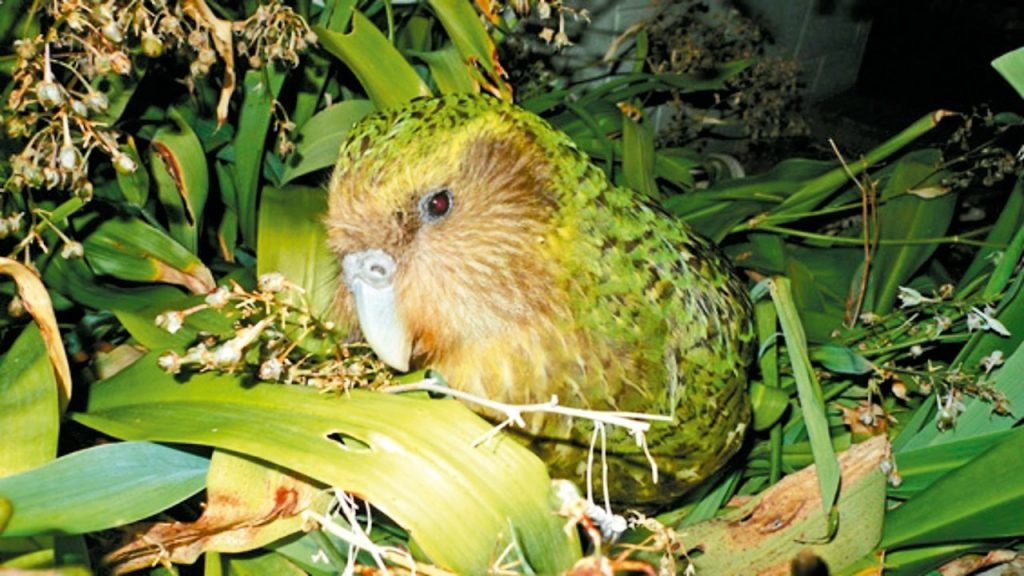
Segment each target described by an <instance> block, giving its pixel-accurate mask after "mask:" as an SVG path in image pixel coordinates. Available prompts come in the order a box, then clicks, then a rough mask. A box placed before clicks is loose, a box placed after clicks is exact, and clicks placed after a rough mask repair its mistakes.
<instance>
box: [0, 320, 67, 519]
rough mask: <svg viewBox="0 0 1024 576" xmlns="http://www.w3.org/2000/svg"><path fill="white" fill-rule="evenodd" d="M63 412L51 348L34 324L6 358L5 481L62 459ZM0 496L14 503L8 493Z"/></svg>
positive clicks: (1, 379)
mask: <svg viewBox="0 0 1024 576" xmlns="http://www.w3.org/2000/svg"><path fill="white" fill-rule="evenodd" d="M59 410H60V409H59V406H58V395H57V379H56V377H55V376H54V372H53V368H52V367H51V365H50V359H49V358H48V356H47V354H46V343H45V342H44V341H43V338H42V336H40V334H39V328H38V327H37V326H36V325H35V324H34V323H33V324H29V325H28V326H26V327H25V329H24V330H22V332H21V335H20V336H18V338H17V339H16V340H15V341H14V343H13V344H12V345H11V347H10V348H9V349H8V350H7V352H6V354H4V355H3V357H2V358H0V414H3V417H0V438H2V439H3V440H2V441H0V476H6V475H9V474H15V473H18V472H22V471H24V470H29V469H31V468H35V467H36V466H41V465H43V464H45V463H46V462H49V461H50V460H52V459H53V458H54V457H56V456H57V433H58V432H59V430H60V411H59ZM2 482H3V479H2V478H0V483H2ZM0 486H2V484H0ZM0 497H2V498H6V499H8V500H11V499H12V498H11V496H10V494H8V493H7V492H5V491H4V490H3V489H2V488H0ZM15 504H17V503H16V502H15ZM0 523H2V522H0Z"/></svg>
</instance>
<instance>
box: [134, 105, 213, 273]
mask: <svg viewBox="0 0 1024 576" xmlns="http://www.w3.org/2000/svg"><path fill="white" fill-rule="evenodd" d="M170 118H171V120H173V121H174V126H173V127H171V126H163V127H161V128H160V129H159V130H157V131H156V134H155V135H154V136H153V141H152V142H151V143H150V149H149V165H150V170H151V171H152V175H153V181H154V182H155V183H156V189H157V195H158V197H159V198H160V203H161V205H162V206H163V209H164V212H165V213H166V215H167V221H168V225H169V231H170V234H171V237H172V238H174V239H175V240H177V241H178V243H180V244H181V245H182V246H184V247H185V248H187V249H188V250H189V251H191V252H193V253H195V252H197V251H198V249H199V230H200V228H201V226H202V216H203V213H204V210H203V208H204V207H205V206H206V197H207V194H208V193H209V185H210V183H209V175H208V174H207V164H206V154H205V152H204V151H203V146H202V144H200V143H199V138H197V137H196V134H195V132H193V131H192V128H191V127H190V126H189V124H188V122H187V121H186V120H185V118H184V117H183V116H182V115H181V114H180V113H178V112H177V111H176V110H175V109H174V108H171V112H170Z"/></svg>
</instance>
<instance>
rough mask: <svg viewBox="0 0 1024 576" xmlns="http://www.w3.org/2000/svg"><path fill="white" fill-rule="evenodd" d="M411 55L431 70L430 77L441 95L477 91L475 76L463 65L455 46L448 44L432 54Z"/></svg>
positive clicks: (418, 53) (415, 53)
mask: <svg viewBox="0 0 1024 576" xmlns="http://www.w3.org/2000/svg"><path fill="white" fill-rule="evenodd" d="M411 54H412V55H413V56H415V57H416V58H419V59H420V60H423V62H424V63H425V64H426V65H427V67H428V68H430V77H431V78H432V79H433V80H434V84H436V85H437V90H438V92H440V93H441V94H457V93H460V92H475V91H476V90H477V85H476V82H475V81H474V79H473V75H472V74H470V72H469V68H467V67H466V65H465V64H464V63H463V61H462V58H461V56H460V55H459V51H458V50H457V49H456V48H455V45H454V44H448V45H447V46H445V47H444V48H441V49H440V50H434V51H432V52H412V53H411Z"/></svg>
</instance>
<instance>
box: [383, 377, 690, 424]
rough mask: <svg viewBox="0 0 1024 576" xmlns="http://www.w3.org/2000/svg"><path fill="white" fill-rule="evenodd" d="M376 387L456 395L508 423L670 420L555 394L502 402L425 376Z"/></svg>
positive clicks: (395, 390) (388, 389)
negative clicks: (572, 402) (593, 406)
mask: <svg viewBox="0 0 1024 576" xmlns="http://www.w3.org/2000/svg"><path fill="white" fill-rule="evenodd" d="M380 391H381V392H386V393H389V394H401V393H404V392H433V393H434V394H442V395H445V396H451V397H452V398H457V399H459V400H463V401H465V402H469V403H471V404H476V405H478V406H482V407H484V408H488V409H491V410H494V411H497V412H501V413H503V414H505V415H506V416H508V420H509V421H510V422H511V423H513V424H516V425H517V426H523V427H525V426H526V421H525V420H523V414H525V413H544V414H560V415H562V416H571V417H573V418H583V419H586V420H590V421H592V422H602V423H605V424H611V425H613V426H621V427H622V428H625V429H626V430H629V431H630V432H632V433H638V432H639V433H642V432H647V431H648V430H650V428H651V424H650V423H651V422H671V421H672V417H671V416H665V415H662V414H645V413H643V412H613V411H607V410H586V409H583V408H570V407H568V406H561V405H559V404H558V397H557V396H552V397H551V400H549V401H547V402H541V403H537V404H506V403H505V402H498V401H496V400H490V399H488V398H484V397H481V396H476V395H474V394H470V393H468V392H463V391H461V390H456V389H454V388H448V387H446V386H441V385H439V384H438V383H437V381H436V380H434V379H433V378H426V379H424V380H423V381H421V382H416V383H413V384H403V385H399V386H388V387H386V388H381V389H380ZM507 425H508V423H504V424H500V425H499V426H507Z"/></svg>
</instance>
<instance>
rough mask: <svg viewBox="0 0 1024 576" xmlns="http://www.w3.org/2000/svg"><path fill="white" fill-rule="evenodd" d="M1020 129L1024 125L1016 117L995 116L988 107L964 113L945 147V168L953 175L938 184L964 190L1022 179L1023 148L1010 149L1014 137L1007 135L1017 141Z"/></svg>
mask: <svg viewBox="0 0 1024 576" xmlns="http://www.w3.org/2000/svg"><path fill="white" fill-rule="evenodd" d="M1022 127H1024V122H1022V121H1021V120H1020V119H1019V117H1016V116H1013V115H996V114H993V112H992V110H990V109H988V108H982V109H980V110H976V111H974V112H972V113H970V114H964V115H963V122H962V123H961V124H960V125H959V127H958V128H957V129H956V130H955V131H954V132H953V134H952V135H951V136H950V138H949V142H948V144H947V150H946V156H948V157H950V160H949V162H948V163H947V167H948V168H949V169H950V170H951V171H953V174H952V175H951V176H949V177H947V178H945V179H943V181H942V185H943V186H948V187H951V188H956V189H966V188H969V187H971V186H972V185H979V184H980V185H981V186H984V187H986V188H989V187H992V186H995V185H996V184H998V183H1000V182H1003V181H1005V180H1007V179H1009V180H1010V181H1015V180H1016V179H1018V178H1021V177H1024V146H1022V147H1020V148H1019V149H1014V148H1013V144H1011V143H1012V142H1014V138H1013V137H1012V136H1009V134H1010V133H1011V132H1015V133H1017V136H1018V138H1017V139H1016V142H1019V141H1020V140H1019V132H1020V131H1021V128H1022ZM1007 145H1009V146H1010V148H1007V147H1006V146H1007Z"/></svg>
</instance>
